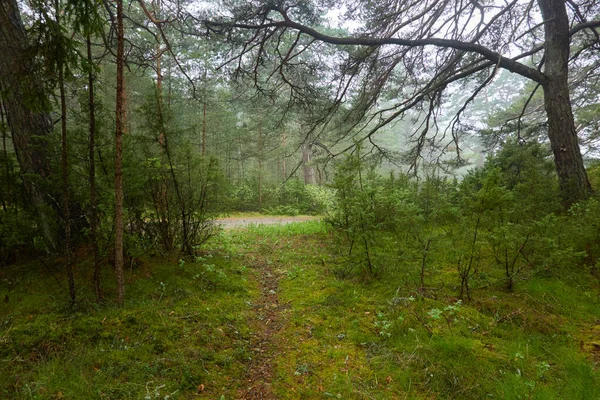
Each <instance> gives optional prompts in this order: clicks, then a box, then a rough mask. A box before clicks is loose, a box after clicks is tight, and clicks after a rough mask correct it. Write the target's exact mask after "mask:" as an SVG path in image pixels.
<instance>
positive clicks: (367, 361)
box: [0, 221, 600, 399]
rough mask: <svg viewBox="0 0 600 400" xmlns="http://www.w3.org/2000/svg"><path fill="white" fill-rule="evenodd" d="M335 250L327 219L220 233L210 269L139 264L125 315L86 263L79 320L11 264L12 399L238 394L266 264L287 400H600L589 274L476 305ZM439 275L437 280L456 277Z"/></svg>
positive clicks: (0, 290) (526, 281) (6, 335)
mask: <svg viewBox="0 0 600 400" xmlns="http://www.w3.org/2000/svg"><path fill="white" fill-rule="evenodd" d="M333 242H334V239H333V238H332V236H331V235H330V232H329V230H328V228H327V226H326V225H325V224H324V223H322V222H319V221H309V222H303V223H297V224H289V225H284V226H255V227H248V228H245V229H239V230H233V231H229V232H223V233H222V234H220V235H219V236H217V237H215V238H212V239H211V240H210V242H209V243H208V244H207V245H206V250H205V251H204V253H203V254H202V256H201V257H199V258H197V259H194V260H170V261H169V260H164V259H158V258H151V257H149V258H144V259H143V260H141V262H140V263H138V265H136V266H135V267H134V268H133V269H132V270H131V271H129V274H128V285H127V298H128V300H127V305H126V307H125V308H123V309H119V308H116V307H114V305H113V304H111V303H110V302H108V303H106V304H104V305H101V306H98V305H96V304H95V303H94V302H92V301H91V299H90V298H89V297H88V296H89V294H88V292H89V288H88V287H87V286H86V284H85V283H84V282H88V279H89V277H88V276H87V275H86V274H85V273H84V272H85V271H87V270H89V265H87V264H85V262H82V263H80V264H79V268H80V271H79V276H80V277H85V279H81V280H80V281H79V287H80V293H79V298H80V300H79V302H78V304H77V307H76V309H75V310H70V309H69V307H68V306H67V299H66V297H67V296H66V293H65V284H64V283H62V282H64V281H65V279H64V276H63V275H62V273H61V272H60V270H59V269H58V267H57V266H51V269H52V271H53V273H54V274H55V275H56V277H57V278H58V281H60V282H61V284H60V286H59V284H58V282H57V281H56V280H54V278H53V277H52V274H50V272H49V270H48V268H46V267H44V266H43V265H38V264H36V263H32V264H24V265H19V266H13V267H11V268H8V269H4V270H3V271H2V276H1V284H0V298H5V296H6V297H7V298H8V302H7V303H1V304H2V306H1V307H2V308H1V312H0V357H1V359H2V364H1V371H0V372H1V373H0V397H2V398H17V399H18V398H61V397H62V398H73V399H121V398H149V399H159V398H160V399H164V398H165V397H166V396H169V398H173V399H176V398H181V399H187V398H198V397H200V398H211V399H212V398H215V399H218V398H225V399H234V398H239V397H240V393H245V390H246V389H247V385H248V384H247V382H245V380H244V379H245V373H246V371H247V368H248V366H249V365H250V364H249V360H250V358H251V357H252V356H253V354H252V352H253V349H252V348H250V347H251V343H252V338H253V332H252V329H253V328H252V326H254V325H253V324H256V323H257V321H253V320H252V318H256V314H255V313H254V312H253V309H252V307H253V304H254V303H255V302H256V300H257V299H258V297H259V296H260V292H259V289H258V285H257V283H256V282H255V280H256V277H255V275H256V272H255V271H254V268H260V266H261V265H268V266H269V267H270V270H272V271H274V272H276V273H277V274H278V275H279V276H280V281H279V286H278V288H277V295H278V301H279V303H280V304H285V305H286V307H285V308H283V311H281V318H280V320H281V321H282V322H283V327H282V328H281V330H278V331H277V332H276V333H275V336H274V337H273V338H272V340H273V346H272V347H273V348H274V349H276V351H274V352H273V354H271V355H270V357H271V359H272V365H273V368H274V371H273V372H274V373H273V377H274V381H273V382H271V383H272V386H271V387H272V389H273V392H274V394H275V395H276V396H278V397H279V398H289V399H303V398H330V397H333V398H340V399H362V398H364V399H394V398H410V399H433V398H436V399H483V398H491V399H597V398H600V378H599V376H598V373H597V369H596V368H597V363H598V361H599V360H600V357H599V356H598V354H600V352H598V350H597V349H598V348H600V344H599V343H598V339H597V338H598V332H599V331H600V328H598V326H599V325H597V318H598V315H600V305H599V304H598V302H597V301H596V293H595V291H594V288H593V286H592V283H590V282H588V280H586V279H585V277H582V275H581V272H580V271H562V275H561V276H560V277H557V276H552V275H551V274H547V273H541V274H536V273H535V272H531V273H529V274H527V275H523V276H522V277H521V278H520V280H519V282H518V284H517V285H516V286H515V290H514V291H513V292H507V291H504V290H502V287H501V285H496V286H494V285H492V286H489V287H487V288H481V289H477V290H475V291H474V300H473V301H472V302H467V303H463V302H459V301H457V299H456V298H455V297H454V296H455V295H456V288H455V287H453V286H452V285H450V284H449V285H446V286H445V287H442V288H441V289H439V290H438V291H437V292H436V293H435V298H433V297H420V296H418V295H417V294H416V290H415V288H416V285H415V283H414V281H413V280H411V276H414V271H415V270H417V269H418V265H417V264H411V263H410V262H406V263H403V264H401V265H393V266H390V267H389V268H386V269H385V271H384V272H383V273H382V274H381V275H380V276H379V277H376V278H371V279H369V280H366V281H365V280H364V279H362V278H360V277H359V275H357V274H346V275H340V274H339V273H338V271H339V266H340V264H339V263H338V260H339V257H338V255H337V254H336V252H335V251H333V249H334V248H335V246H333V245H332V243H333ZM431 272H435V274H433V273H432V274H431V275H430V276H429V277H428V278H429V280H430V281H431V282H432V283H433V285H434V286H437V283H439V282H441V281H447V282H452V280H453V278H452V275H451V274H453V273H454V272H453V270H452V269H451V268H444V267H443V266H439V267H437V268H435V269H431ZM105 273H106V276H105V278H106V280H105V285H106V286H107V287H108V286H110V283H111V282H112V276H111V274H110V271H105ZM109 289H110V288H109ZM109 292H110V290H109ZM107 294H108V295H109V296H112V293H107ZM263 323H264V321H263ZM221 396H223V397H221Z"/></svg>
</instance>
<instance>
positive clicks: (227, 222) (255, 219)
mask: <svg viewBox="0 0 600 400" xmlns="http://www.w3.org/2000/svg"><path fill="white" fill-rule="evenodd" d="M318 219H319V217H315V216H311V215H298V216H295V217H292V216H249V217H235V216H234V217H228V218H219V219H216V220H215V223H216V224H218V225H221V226H222V227H223V229H235V228H244V227H247V226H250V225H286V224H290V223H292V222H304V221H314V220H318Z"/></svg>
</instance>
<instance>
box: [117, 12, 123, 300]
mask: <svg viewBox="0 0 600 400" xmlns="http://www.w3.org/2000/svg"><path fill="white" fill-rule="evenodd" d="M124 36H125V34H124V27H123V0H117V100H116V101H117V106H116V129H115V275H116V278H117V304H118V305H120V306H122V305H123V304H124V303H125V277H124V272H123V132H124V130H125V77H124V67H125V59H124V58H125V55H124Z"/></svg>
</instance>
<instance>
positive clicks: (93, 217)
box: [85, 0, 102, 302]
mask: <svg viewBox="0 0 600 400" xmlns="http://www.w3.org/2000/svg"><path fill="white" fill-rule="evenodd" d="M85 7H86V12H87V13H88V15H89V13H90V11H91V10H90V9H89V7H90V1H89V0H86V3H85ZM85 44H86V50H87V62H88V86H89V89H88V90H89V92H88V96H89V97H88V107H89V117H90V121H89V130H90V132H89V158H90V171H89V183H90V235H91V240H92V249H93V252H94V292H95V293H96V300H97V301H98V302H100V301H102V288H101V285H100V249H99V248H98V194H97V193H96V102H95V99H94V80H95V79H94V71H93V69H92V65H93V64H92V62H93V60H92V38H91V35H90V32H89V30H88V32H87V33H86V37H85Z"/></svg>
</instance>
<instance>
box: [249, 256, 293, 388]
mask: <svg viewBox="0 0 600 400" xmlns="http://www.w3.org/2000/svg"><path fill="white" fill-rule="evenodd" d="M255 257H256V258H255V259H254V261H253V262H252V263H251V264H250V267H251V268H253V271H254V275H255V277H256V280H257V281H258V283H259V286H260V291H261V296H260V298H259V299H258V301H257V302H256V303H255V304H254V313H255V317H254V318H253V321H252V322H251V326H252V328H253V330H254V332H255V336H254V338H253V340H252V344H251V346H252V361H251V362H250V363H249V366H248V371H247V375H246V382H247V387H246V389H244V391H243V392H242V393H239V396H238V397H239V398H242V399H248V400H256V399H263V400H270V399H276V398H277V397H276V396H275V395H274V394H273V392H272V389H271V383H272V381H273V378H274V376H273V375H274V365H273V359H274V357H275V354H276V352H277V342H276V340H275V336H276V334H277V332H279V331H280V330H281V328H282V327H283V326H284V323H285V321H284V318H283V317H282V311H283V310H284V309H285V305H283V304H280V303H279V299H278V297H277V291H278V286H279V279H280V278H281V275H280V274H278V273H277V272H276V271H275V268H274V267H273V264H272V263H271V262H268V260H267V259H266V258H265V257H263V256H261V255H260V254H255Z"/></svg>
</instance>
